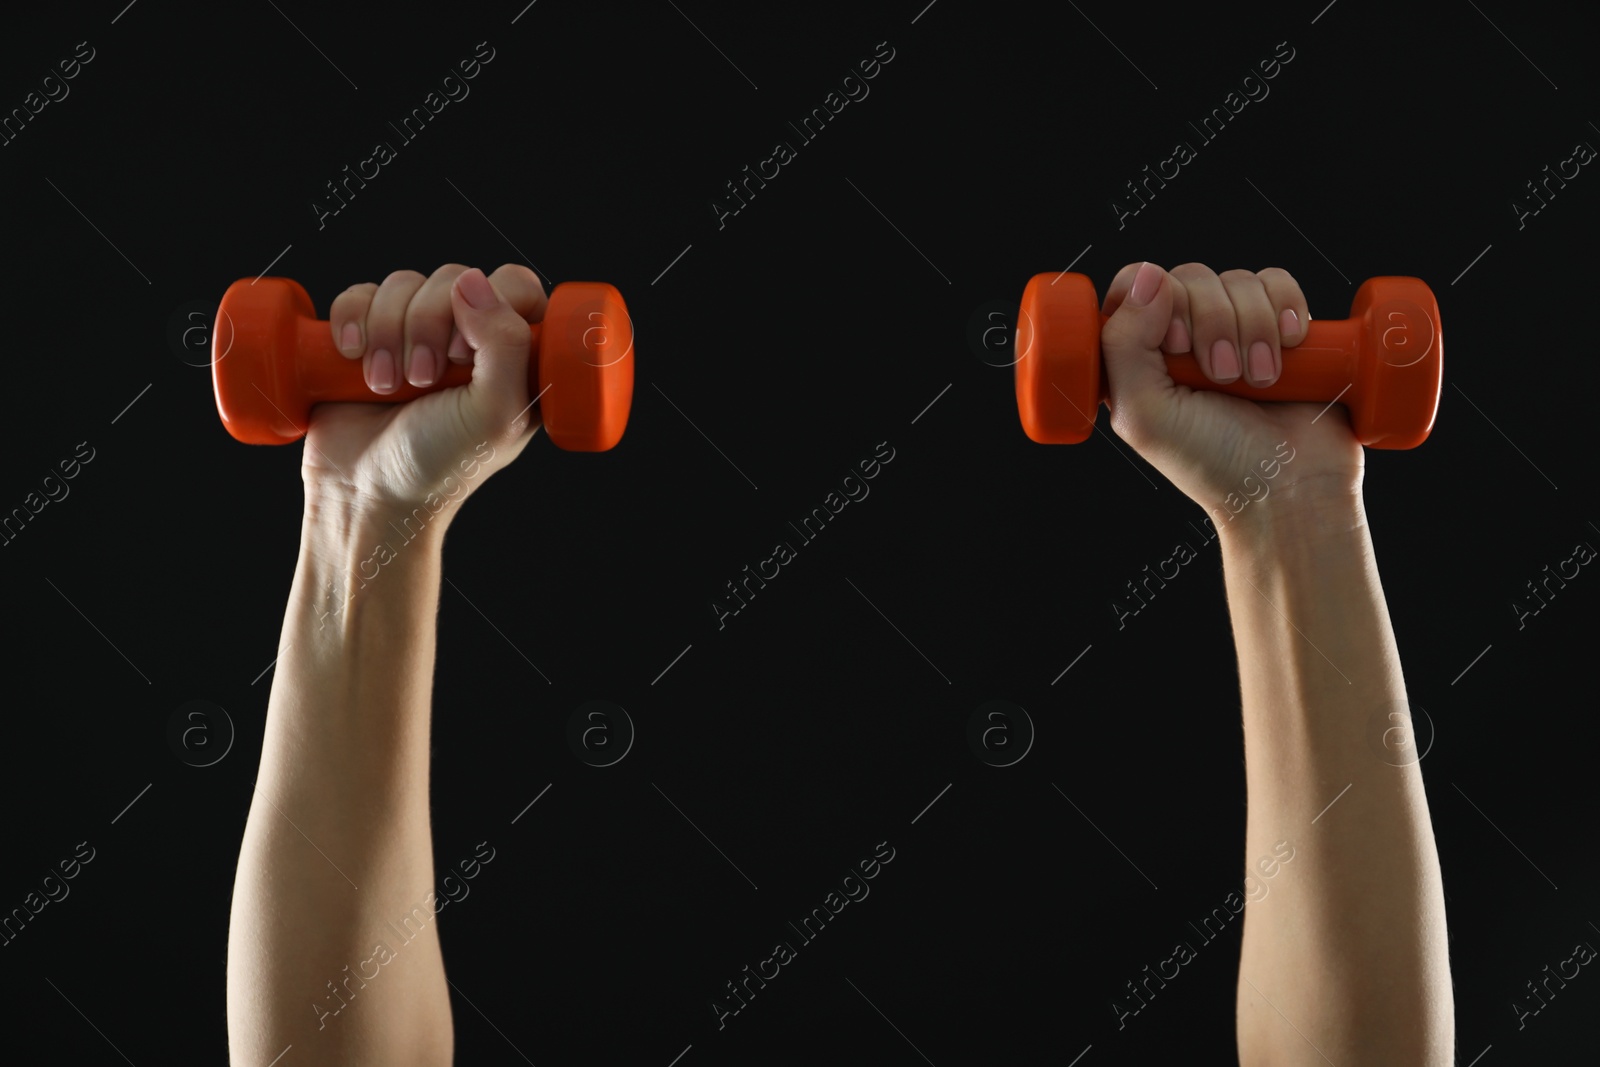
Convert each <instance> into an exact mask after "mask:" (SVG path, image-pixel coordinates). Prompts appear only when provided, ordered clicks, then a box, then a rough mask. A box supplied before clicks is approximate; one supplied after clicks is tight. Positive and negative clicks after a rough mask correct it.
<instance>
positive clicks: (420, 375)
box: [407, 345, 439, 389]
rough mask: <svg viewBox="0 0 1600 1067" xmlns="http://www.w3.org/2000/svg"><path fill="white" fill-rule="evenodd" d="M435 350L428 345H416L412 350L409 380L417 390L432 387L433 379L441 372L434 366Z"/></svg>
mask: <svg viewBox="0 0 1600 1067" xmlns="http://www.w3.org/2000/svg"><path fill="white" fill-rule="evenodd" d="M433 360H434V356H433V349H431V348H429V347H428V346H427V345H415V346H413V347H412V349H411V373H410V374H408V375H407V380H409V381H410V382H411V384H412V385H414V386H416V387H417V388H419V389H420V388H422V387H423V386H427V385H432V384H433V379H434V376H435V375H436V374H438V373H439V370H438V368H437V367H436V366H434V362H433Z"/></svg>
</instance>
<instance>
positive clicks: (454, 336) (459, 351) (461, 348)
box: [449, 330, 472, 363]
mask: <svg viewBox="0 0 1600 1067" xmlns="http://www.w3.org/2000/svg"><path fill="white" fill-rule="evenodd" d="M449 355H450V362H452V363H471V362H472V349H471V348H470V347H469V346H468V345H467V339H466V338H465V337H462V336H461V334H460V332H458V331H455V330H452V331H451V333H450V353H449Z"/></svg>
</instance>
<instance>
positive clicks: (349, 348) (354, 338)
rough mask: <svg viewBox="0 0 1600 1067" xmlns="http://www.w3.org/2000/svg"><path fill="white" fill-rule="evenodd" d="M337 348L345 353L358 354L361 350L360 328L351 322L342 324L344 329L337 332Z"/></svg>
mask: <svg viewBox="0 0 1600 1067" xmlns="http://www.w3.org/2000/svg"><path fill="white" fill-rule="evenodd" d="M339 347H340V348H341V349H343V350H344V351H346V352H358V351H360V349H361V327H359V326H357V325H356V324H355V323H353V322H347V323H345V324H344V329H343V330H340V331H339Z"/></svg>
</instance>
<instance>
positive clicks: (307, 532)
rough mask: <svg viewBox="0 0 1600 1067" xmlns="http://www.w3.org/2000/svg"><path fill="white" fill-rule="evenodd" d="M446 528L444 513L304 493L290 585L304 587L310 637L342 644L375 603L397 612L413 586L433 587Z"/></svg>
mask: <svg viewBox="0 0 1600 1067" xmlns="http://www.w3.org/2000/svg"><path fill="white" fill-rule="evenodd" d="M448 522H449V514H448V512H443V513H440V514H438V515H432V514H430V512H429V511H428V509H427V508H426V507H421V506H419V507H417V508H414V509H411V510H405V509H402V508H401V507H400V506H398V505H394V504H388V505H378V504H375V503H373V502H370V501H358V500H352V499H349V498H344V497H335V498H329V497H326V496H314V495H313V494H310V493H308V494H307V497H306V510H305V517H304V520H303V523H302V527H301V550H300V552H301V555H300V568H299V572H300V573H299V575H298V578H297V584H301V583H304V584H303V585H302V588H301V595H302V596H304V597H306V598H308V600H307V601H305V602H303V603H305V606H306V607H307V608H309V610H310V613H311V616H312V617H314V618H315V620H316V621H315V622H314V623H311V626H312V629H313V630H315V631H316V632H317V633H319V634H322V635H324V637H326V638H328V639H332V640H334V641H335V642H336V643H337V642H340V641H344V640H346V639H348V638H349V637H351V636H353V634H354V633H355V632H356V627H357V626H358V625H359V624H361V620H362V618H363V617H364V616H365V615H366V614H367V612H366V611H365V608H366V606H367V605H368V604H371V603H374V601H373V598H374V597H379V598H383V599H387V600H392V601H394V602H395V603H396V604H400V603H404V602H406V601H407V600H408V599H410V598H411V597H412V596H413V595H414V593H415V588H414V587H418V583H419V582H420V583H422V584H423V585H427V586H430V587H432V586H436V584H437V582H438V573H439V571H440V568H441V560H442V558H443V543H444V535H445V529H446V526H447V525H448ZM386 590H387V593H386V592H385V591H386ZM395 598H398V600H395ZM389 610H390V611H392V610H394V608H393V607H391V608H390V609H389Z"/></svg>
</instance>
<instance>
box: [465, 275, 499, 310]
mask: <svg viewBox="0 0 1600 1067" xmlns="http://www.w3.org/2000/svg"><path fill="white" fill-rule="evenodd" d="M456 284H457V285H459V286H461V295H462V296H464V297H466V298H467V303H469V304H471V305H472V306H473V307H475V308H477V309H478V310H479V311H483V310H486V309H488V308H492V307H494V302H495V295H494V287H493V286H491V285H490V284H489V279H488V278H485V277H484V276H483V271H481V270H479V269H478V268H477V267H473V268H472V269H471V270H468V271H464V272H462V274H461V276H460V277H459V278H457V279H456Z"/></svg>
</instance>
